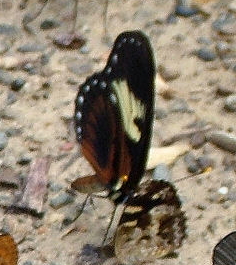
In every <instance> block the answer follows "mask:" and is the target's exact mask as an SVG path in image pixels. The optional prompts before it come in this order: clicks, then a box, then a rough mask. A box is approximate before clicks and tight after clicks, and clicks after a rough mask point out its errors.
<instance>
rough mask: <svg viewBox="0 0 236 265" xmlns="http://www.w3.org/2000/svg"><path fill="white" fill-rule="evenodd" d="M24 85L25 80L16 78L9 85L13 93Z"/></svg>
mask: <svg viewBox="0 0 236 265" xmlns="http://www.w3.org/2000/svg"><path fill="white" fill-rule="evenodd" d="M24 84H25V80H24V79H22V78H17V79H15V80H13V82H12V83H11V89H12V90H13V91H19V90H21V88H22V87H23V86H24Z"/></svg>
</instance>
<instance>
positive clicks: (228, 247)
mask: <svg viewBox="0 0 236 265" xmlns="http://www.w3.org/2000/svg"><path fill="white" fill-rule="evenodd" d="M212 259H213V265H235V264H236V232H235V231H234V232H232V233H230V234H228V235H227V236H225V237H224V238H223V239H221V240H220V242H219V243H218V244H217V245H216V246H215V248H214V251H213V257H212Z"/></svg>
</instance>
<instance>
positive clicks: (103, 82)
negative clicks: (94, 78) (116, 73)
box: [100, 81, 107, 89]
mask: <svg viewBox="0 0 236 265" xmlns="http://www.w3.org/2000/svg"><path fill="white" fill-rule="evenodd" d="M100 87H101V88H102V89H105V88H106V87H107V83H106V82H105V81H102V82H100Z"/></svg>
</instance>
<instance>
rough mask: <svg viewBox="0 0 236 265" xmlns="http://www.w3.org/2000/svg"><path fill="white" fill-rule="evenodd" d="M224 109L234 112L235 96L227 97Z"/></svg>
mask: <svg viewBox="0 0 236 265" xmlns="http://www.w3.org/2000/svg"><path fill="white" fill-rule="evenodd" d="M224 108H225V109H226V110H227V111H230V112H236V95H231V96H228V97H227V98H226V99H225V103H224Z"/></svg>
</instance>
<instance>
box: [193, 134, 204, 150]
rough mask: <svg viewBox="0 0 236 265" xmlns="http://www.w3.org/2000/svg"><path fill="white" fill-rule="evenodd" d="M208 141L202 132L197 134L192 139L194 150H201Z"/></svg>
mask: <svg viewBox="0 0 236 265" xmlns="http://www.w3.org/2000/svg"><path fill="white" fill-rule="evenodd" d="M205 141H206V137H205V134H204V133H202V132H199V133H195V134H194V135H193V136H192V137H191V139H190V144H191V145H192V147H193V148H200V147H201V146H203V145H204V143H205Z"/></svg>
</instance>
